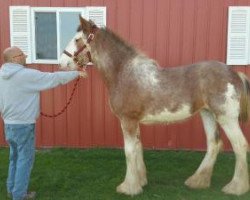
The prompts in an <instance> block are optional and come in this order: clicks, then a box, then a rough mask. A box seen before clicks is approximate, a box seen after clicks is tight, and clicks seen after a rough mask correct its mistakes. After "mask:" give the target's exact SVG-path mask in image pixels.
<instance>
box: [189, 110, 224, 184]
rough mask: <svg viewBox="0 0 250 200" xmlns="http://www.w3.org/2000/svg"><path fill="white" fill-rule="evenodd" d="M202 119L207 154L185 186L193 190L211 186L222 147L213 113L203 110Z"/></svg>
mask: <svg viewBox="0 0 250 200" xmlns="http://www.w3.org/2000/svg"><path fill="white" fill-rule="evenodd" d="M201 118H202V121H203V125H204V129H205V133H206V138H207V153H206V155H205V157H204V159H203V161H202V163H201V164H200V166H199V168H198V169H197V170H196V172H195V173H194V174H193V175H192V176H190V177H189V178H188V179H187V180H186V181H185V184H186V185H187V186H188V187H191V188H206V187H209V186H210V182H211V176H212V172H213V167H214V164H215V161H216V158H217V155H218V152H219V151H220V148H221V146H222V142H221V140H220V139H219V134H218V130H217V123H216V121H215V117H214V115H213V113H211V112H210V111H208V110H202V111H201Z"/></svg>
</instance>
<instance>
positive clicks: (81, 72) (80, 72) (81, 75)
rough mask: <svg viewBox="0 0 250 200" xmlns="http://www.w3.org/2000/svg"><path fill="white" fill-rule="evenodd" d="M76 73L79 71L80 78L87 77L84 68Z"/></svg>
mask: <svg viewBox="0 0 250 200" xmlns="http://www.w3.org/2000/svg"><path fill="white" fill-rule="evenodd" d="M78 73H79V77H80V78H87V77H88V74H87V72H86V71H85V70H84V71H83V70H81V71H78Z"/></svg>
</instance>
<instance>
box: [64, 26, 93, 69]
mask: <svg viewBox="0 0 250 200" xmlns="http://www.w3.org/2000/svg"><path fill="white" fill-rule="evenodd" d="M96 30H97V27H96V26H93V27H92V30H91V33H90V34H89V36H88V39H87V44H89V43H90V42H91V41H93V39H94V38H95V35H94V33H95V32H96ZM86 47H87V45H86V44H84V45H83V46H82V47H81V48H79V49H78V50H77V51H76V52H74V54H73V55H72V54H71V53H69V52H68V51H66V50H64V51H63V53H64V54H66V55H67V56H69V57H70V58H73V60H74V62H76V63H77V64H78V58H77V56H78V55H79V54H80V53H81V52H82V51H83V50H84V49H85V48H86ZM87 56H88V59H89V62H92V58H91V54H90V51H87ZM79 67H83V66H79Z"/></svg>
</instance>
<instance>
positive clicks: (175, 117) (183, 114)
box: [140, 105, 192, 124]
mask: <svg viewBox="0 0 250 200" xmlns="http://www.w3.org/2000/svg"><path fill="white" fill-rule="evenodd" d="M191 116H192V113H191V112H190V106H187V105H183V106H182V107H181V108H180V109H178V110H177V111H175V112H170V111H169V110H168V109H166V108H165V109H164V110H163V111H162V112H159V113H157V114H154V115H151V114H149V115H146V116H145V117H144V118H143V119H142V120H141V121H140V122H141V123H143V124H154V123H170V122H176V121H180V120H184V119H186V118H189V117H191Z"/></svg>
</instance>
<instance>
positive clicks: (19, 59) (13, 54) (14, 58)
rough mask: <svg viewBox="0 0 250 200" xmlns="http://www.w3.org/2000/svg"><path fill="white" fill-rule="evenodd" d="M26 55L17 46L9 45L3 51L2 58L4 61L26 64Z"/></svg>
mask: <svg viewBox="0 0 250 200" xmlns="http://www.w3.org/2000/svg"><path fill="white" fill-rule="evenodd" d="M26 57H27V56H26V55H25V54H24V53H23V51H22V50H21V49H20V48H18V47H9V48H7V49H5V50H4V52H3V59H4V62H5V63H17V64H20V65H25V64H26Z"/></svg>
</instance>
